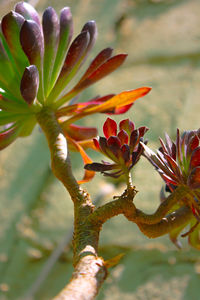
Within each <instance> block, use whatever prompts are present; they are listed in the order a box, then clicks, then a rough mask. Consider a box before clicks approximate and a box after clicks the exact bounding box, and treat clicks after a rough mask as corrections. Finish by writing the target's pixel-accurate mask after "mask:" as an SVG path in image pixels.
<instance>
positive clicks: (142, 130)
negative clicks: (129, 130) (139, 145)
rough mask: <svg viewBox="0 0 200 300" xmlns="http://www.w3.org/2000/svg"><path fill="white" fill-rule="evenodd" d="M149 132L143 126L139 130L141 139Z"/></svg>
mask: <svg viewBox="0 0 200 300" xmlns="http://www.w3.org/2000/svg"><path fill="white" fill-rule="evenodd" d="M148 130H149V128H148V127H146V126H141V127H139V128H138V131H139V136H140V138H141V137H143V136H144V135H145V133H146V132H147V131H148Z"/></svg>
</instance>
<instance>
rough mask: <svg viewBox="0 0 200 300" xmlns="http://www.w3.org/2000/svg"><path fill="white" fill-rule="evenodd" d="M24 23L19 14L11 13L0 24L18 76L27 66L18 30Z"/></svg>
mask: <svg viewBox="0 0 200 300" xmlns="http://www.w3.org/2000/svg"><path fill="white" fill-rule="evenodd" d="M24 21H25V19H24V18H23V17H22V16H21V15H20V14H18V13H16V12H14V11H11V12H10V13H8V14H7V15H5V16H4V17H3V19H2V22H1V27H2V32H3V35H4V37H5V40H6V42H7V43H8V46H9V49H10V51H11V53H12V55H13V58H14V60H15V63H16V65H17V68H18V70H19V73H20V74H23V71H24V68H25V67H26V66H27V65H28V64H29V62H28V59H27V57H26V55H25V53H24V51H23V50H22V47H21V44H20V39H19V36H20V30H21V27H22V25H23V23H24Z"/></svg>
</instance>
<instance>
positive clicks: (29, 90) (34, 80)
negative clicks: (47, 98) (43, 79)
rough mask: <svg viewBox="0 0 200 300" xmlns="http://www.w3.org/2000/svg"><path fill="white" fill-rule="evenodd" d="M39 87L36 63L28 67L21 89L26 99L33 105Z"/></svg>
mask: <svg viewBox="0 0 200 300" xmlns="http://www.w3.org/2000/svg"><path fill="white" fill-rule="evenodd" d="M38 87H39V73H38V70H37V67H36V66H35V65H31V66H29V67H27V68H26V69H25V71H24V74H23V76H22V80H21V85H20V91H21V94H22V97H23V98H24V100H25V101H26V102H27V103H28V104H29V105H31V104H32V103H33V101H34V100H35V98H36V96H37V92H38Z"/></svg>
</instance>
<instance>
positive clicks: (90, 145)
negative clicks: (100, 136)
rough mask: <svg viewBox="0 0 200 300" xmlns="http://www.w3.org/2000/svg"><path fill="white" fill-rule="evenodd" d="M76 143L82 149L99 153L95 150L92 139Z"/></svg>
mask: <svg viewBox="0 0 200 300" xmlns="http://www.w3.org/2000/svg"><path fill="white" fill-rule="evenodd" d="M78 143H79V145H80V146H81V147H82V148H83V149H92V150H94V151H99V149H97V148H96V146H95V144H94V139H89V140H83V141H79V142H78Z"/></svg>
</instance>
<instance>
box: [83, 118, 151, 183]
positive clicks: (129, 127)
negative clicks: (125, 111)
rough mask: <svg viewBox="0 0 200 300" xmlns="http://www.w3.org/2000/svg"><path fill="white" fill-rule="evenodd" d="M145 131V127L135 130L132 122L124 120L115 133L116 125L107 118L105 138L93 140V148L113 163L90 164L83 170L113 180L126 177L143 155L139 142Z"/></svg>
mask: <svg viewBox="0 0 200 300" xmlns="http://www.w3.org/2000/svg"><path fill="white" fill-rule="evenodd" d="M147 130H148V128H147V127H145V126H143V127H139V128H138V129H137V128H135V124H134V123H133V122H132V121H130V120H129V119H125V120H122V121H121V122H120V123H119V132H118V133H117V123H116V122H115V121H114V120H112V119H110V118H107V120H106V121H105V123H104V125H103V132H104V136H105V137H99V139H96V138H94V139H93V141H94V145H95V147H96V148H97V149H98V150H99V151H100V152H101V153H102V154H103V155H105V156H107V157H108V158H109V159H110V160H111V161H113V162H114V163H110V162H105V161H103V162H102V163H90V164H86V165H85V167H84V168H85V169H87V170H92V171H95V172H101V173H103V174H104V175H105V176H110V177H114V178H118V177H119V176H121V175H122V174H125V175H126V176H128V175H129V172H130V170H131V168H132V167H133V166H134V165H135V164H136V163H137V162H138V160H139V159H140V156H141V155H142V153H143V147H142V145H141V144H140V142H141V141H143V136H144V134H145V133H146V132H147ZM113 171H114V172H113Z"/></svg>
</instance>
